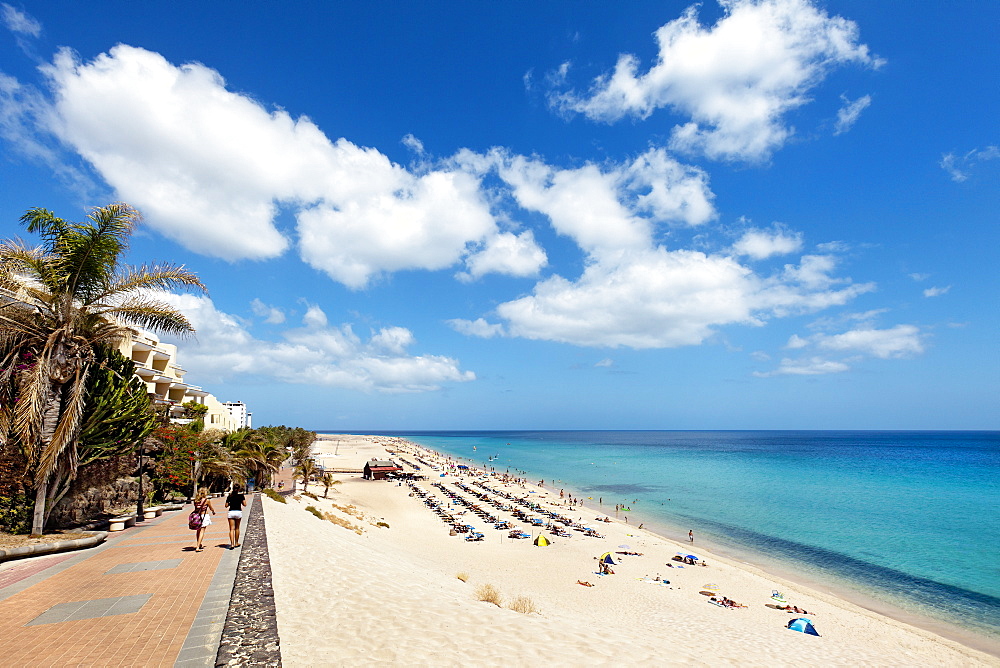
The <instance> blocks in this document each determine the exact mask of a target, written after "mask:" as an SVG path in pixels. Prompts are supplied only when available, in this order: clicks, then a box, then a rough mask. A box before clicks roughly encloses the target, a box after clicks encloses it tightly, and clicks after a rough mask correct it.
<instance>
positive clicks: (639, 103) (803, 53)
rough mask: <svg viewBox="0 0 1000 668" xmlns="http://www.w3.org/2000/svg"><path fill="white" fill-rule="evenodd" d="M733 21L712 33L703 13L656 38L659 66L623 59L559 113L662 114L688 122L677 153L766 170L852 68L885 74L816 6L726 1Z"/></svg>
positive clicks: (803, 1)
mask: <svg viewBox="0 0 1000 668" xmlns="http://www.w3.org/2000/svg"><path fill="white" fill-rule="evenodd" d="M720 4H721V5H722V7H723V9H724V11H725V15H724V16H723V17H722V18H721V19H720V20H719V21H718V22H717V23H716V24H715V25H714V26H711V27H709V28H706V27H704V26H702V25H701V24H700V23H699V21H698V16H697V11H698V6H697V5H695V6H692V7H690V8H688V9H687V10H686V11H685V12H684V14H683V16H681V18H678V19H676V20H673V21H670V22H669V23H667V24H665V25H663V26H661V27H660V28H659V29H658V30H657V31H656V33H655V36H656V42H657V45H658V54H657V57H656V62H655V63H654V64H653V65H652V66H651V67H650V68H649V69H648V70H646V71H645V72H640V62H639V59H638V58H637V57H636V56H634V55H631V54H623V55H621V56H620V57H619V59H618V62H617V64H616V65H615V68H614V70H613V71H612V72H610V73H607V74H604V75H602V76H600V77H598V78H597V79H596V80H595V81H594V83H593V85H592V87H591V89H590V91H589V92H588V93H587V94H586V95H579V94H577V93H575V92H568V93H554V94H552V95H551V97H550V102H551V104H552V105H553V106H555V107H556V108H558V109H561V110H563V111H568V112H579V113H583V114H585V115H586V116H588V117H590V118H592V119H595V120H604V121H608V122H612V121H616V120H618V119H620V118H622V117H623V116H626V115H632V116H635V117H638V118H643V119H645V118H648V117H649V116H650V115H651V114H652V113H653V112H654V111H656V110H657V109H660V108H665V107H666V108H670V109H672V110H673V111H674V112H675V113H677V114H680V115H684V116H688V117H690V118H691V120H690V122H687V123H684V124H681V125H678V126H675V127H674V129H673V134H672V139H671V146H672V147H673V148H675V149H678V150H685V151H691V152H698V153H704V154H705V155H707V156H709V157H711V158H721V159H740V160H750V161H755V160H761V159H766V158H767V157H768V156H769V155H770V154H771V152H772V151H774V150H775V149H777V148H779V147H780V146H781V145H782V144H784V142H785V141H786V140H787V139H788V137H789V136H791V135H792V133H793V129H792V128H791V127H789V126H788V125H787V124H786V123H785V120H784V116H785V114H786V113H787V112H789V111H791V110H793V109H795V108H797V107H799V106H801V105H803V104H805V103H806V102H808V101H809V92H810V90H812V89H813V88H814V87H815V86H816V85H817V84H818V83H819V82H820V81H822V80H823V78H824V77H825V76H826V74H827V73H828V72H829V71H830V70H832V69H833V68H835V67H837V66H839V65H843V64H846V63H859V64H863V65H868V66H872V67H878V66H879V65H880V64H881V62H882V61H881V60H880V59H878V58H877V57H875V56H873V55H872V54H870V53H869V51H868V47H867V46H865V45H864V44H860V43H859V42H858V28H857V25H856V24H855V23H854V22H853V21H849V20H847V19H844V18H842V17H839V16H834V17H831V16H829V15H828V14H827V13H826V12H825V11H823V10H822V9H820V8H818V7H817V6H816V5H814V4H813V3H812V2H809V1H808V0H721V2H720Z"/></svg>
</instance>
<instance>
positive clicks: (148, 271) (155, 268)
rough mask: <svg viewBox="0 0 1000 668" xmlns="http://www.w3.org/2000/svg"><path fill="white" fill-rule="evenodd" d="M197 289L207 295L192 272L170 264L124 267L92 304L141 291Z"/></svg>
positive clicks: (95, 297) (202, 284) (202, 285)
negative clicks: (119, 274)
mask: <svg viewBox="0 0 1000 668" xmlns="http://www.w3.org/2000/svg"><path fill="white" fill-rule="evenodd" d="M178 288H180V289H189V288H197V290H198V291H199V292H202V293H207V292H208V288H206V287H205V285H204V283H202V282H201V279H199V278H198V276H197V274H195V273H194V272H193V271H190V270H188V269H185V268H184V267H183V266H174V265H170V264H156V265H142V266H139V267H126V269H125V271H124V272H123V274H122V275H121V276H119V277H117V278H116V279H115V280H114V281H112V282H111V283H109V284H108V285H107V286H105V289H104V292H103V293H101V294H97V295H95V296H94V298H93V300H92V301H94V302H99V301H106V300H108V299H109V298H110V297H113V296H116V295H120V294H130V293H133V292H137V291H141V290H173V289H178Z"/></svg>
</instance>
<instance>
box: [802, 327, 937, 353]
mask: <svg viewBox="0 0 1000 668" xmlns="http://www.w3.org/2000/svg"><path fill="white" fill-rule="evenodd" d="M813 341H814V343H815V344H816V346H817V347H819V348H822V349H824V350H836V351H843V352H856V353H862V354H865V355H869V356H871V357H878V358H880V359H891V358H898V357H909V356H912V355H917V354H920V353H922V352H923V351H924V344H923V340H922V336H921V333H920V328H919V327H917V326H915V325H896V326H895V327H892V328H890V329H875V328H865V329H854V330H851V331H848V332H844V333H842V334H832V335H827V334H819V335H816V336H814V337H813Z"/></svg>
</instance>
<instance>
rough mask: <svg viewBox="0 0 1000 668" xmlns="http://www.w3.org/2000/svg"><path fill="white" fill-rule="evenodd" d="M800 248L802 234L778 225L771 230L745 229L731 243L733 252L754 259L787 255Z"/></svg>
mask: <svg viewBox="0 0 1000 668" xmlns="http://www.w3.org/2000/svg"><path fill="white" fill-rule="evenodd" d="M801 248H802V235H801V234H799V233H795V232H790V231H788V230H785V229H783V228H780V227H775V228H774V229H772V230H758V229H751V230H747V231H746V232H745V233H744V234H743V236H742V237H741V238H740V240H739V241H737V242H736V243H735V244H733V252H734V253H736V254H737V255H746V256H748V257H750V258H753V259H754V260H763V259H766V258H769V257H771V256H773V255H787V254H789V253H794V252H795V251H797V250H799V249H801Z"/></svg>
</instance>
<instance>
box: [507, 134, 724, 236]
mask: <svg viewBox="0 0 1000 668" xmlns="http://www.w3.org/2000/svg"><path fill="white" fill-rule="evenodd" d="M490 157H491V158H492V159H493V161H494V162H495V164H496V165H497V166H498V169H499V175H500V178H501V179H503V180H504V181H505V182H506V183H507V184H508V185H509V186H510V187H511V189H512V190H511V194H512V195H513V197H514V199H515V200H516V201H517V203H518V204H519V205H520V206H521V207H522V208H524V209H527V210H529V211H537V212H539V213H543V214H545V215H546V216H547V217H548V218H549V220H550V222H551V224H552V227H553V228H554V229H555V230H556V231H557V232H559V233H560V234H564V235H566V236H568V237H571V238H572V239H573V240H574V241H575V242H576V243H577V245H579V246H580V248H582V249H583V250H584V251H586V252H588V253H592V254H595V255H601V254H603V253H605V252H611V253H618V252H620V251H622V250H626V249H629V250H641V249H646V248H649V246H650V243H651V239H652V234H653V230H654V229H655V227H656V226H657V225H658V224H670V223H674V224H683V225H691V226H695V225H701V224H703V223H705V222H708V221H709V220H711V219H713V218H714V217H715V215H716V214H715V209H714V208H713V206H712V200H713V199H714V195H713V193H712V191H711V190H710V189H709V187H708V175H707V174H706V173H705V172H704V171H702V170H700V169H697V168H694V167H690V166H687V165H682V164H681V163H679V162H677V161H676V160H674V159H673V158H670V157H669V156H668V155H667V154H666V152H665V151H663V150H661V149H651V150H649V151H647V152H646V153H644V154H642V155H640V156H639V157H638V158H636V159H635V160H633V161H632V162H630V163H625V164H615V165H604V166H600V165H596V164H593V163H588V164H586V165H584V166H582V167H577V168H573V169H561V168H556V167H552V166H550V165H547V164H545V163H544V162H542V161H541V160H539V159H535V158H527V157H524V156H508V155H506V154H503V153H501V152H494V153H493V154H492V155H491V156H490Z"/></svg>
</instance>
